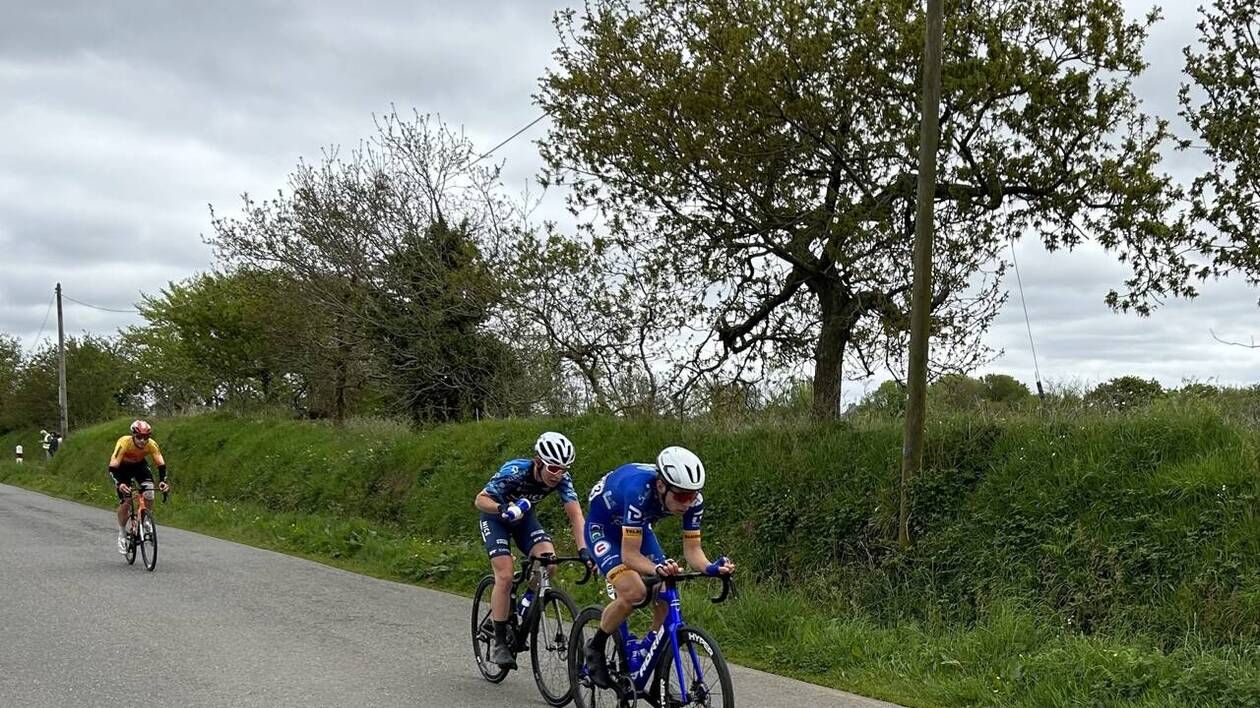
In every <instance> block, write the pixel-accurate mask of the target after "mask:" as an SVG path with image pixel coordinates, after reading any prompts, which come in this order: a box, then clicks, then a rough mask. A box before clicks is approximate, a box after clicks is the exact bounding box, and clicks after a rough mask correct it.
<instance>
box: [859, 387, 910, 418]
mask: <svg viewBox="0 0 1260 708" xmlns="http://www.w3.org/2000/svg"><path fill="white" fill-rule="evenodd" d="M857 411H858V412H861V413H871V414H874V415H881V416H889V417H893V416H901V415H904V414H905V412H906V387H905V385H903V384H902V383H901V382H900V381H895V380H892V379H889V380H888V381H885V382H883V383H881V384H880V385H879V387H877V388H876V389H875V390H874V391H871V392H870V393H868V394H866V395H865V396H864V397H863V398H862V401H861V402H860V403H858V407H857Z"/></svg>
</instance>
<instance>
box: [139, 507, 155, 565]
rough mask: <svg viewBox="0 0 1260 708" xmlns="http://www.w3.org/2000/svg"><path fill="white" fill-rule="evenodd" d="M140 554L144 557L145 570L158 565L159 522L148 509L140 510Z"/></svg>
mask: <svg viewBox="0 0 1260 708" xmlns="http://www.w3.org/2000/svg"><path fill="white" fill-rule="evenodd" d="M140 555H141V557H143V558H144V567H145V570H149V571H152V570H153V569H154V568H156V567H157V524H155V523H154V522H153V514H150V513H149V510H148V509H145V510H144V511H142V512H140Z"/></svg>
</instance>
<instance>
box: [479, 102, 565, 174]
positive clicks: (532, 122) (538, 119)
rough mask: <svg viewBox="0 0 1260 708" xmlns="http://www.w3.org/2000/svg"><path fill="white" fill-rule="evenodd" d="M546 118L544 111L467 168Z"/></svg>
mask: <svg viewBox="0 0 1260 708" xmlns="http://www.w3.org/2000/svg"><path fill="white" fill-rule="evenodd" d="M546 117H547V112H546V111H544V112H543V114H542V115H540V116H538V117H537V118H535V119H533V120H532V121H530V122H529V124H528V125H526V126H525V127H524V128H521V129H520V130H518V131H516V132H515V133H512V135H510V136H509V137H508V139H507V140H504V141H503V142H501V143H499V144H498V145H495V146H494V147H492V148H490V149H489V150H487V151H486V152H485V153H483V154H482V155H481V156H480V157H478V158H477V159H476V160H473V161H472V162H470V163H468V166H469V167H471V166H473V165H475V164H477V163H478V162H481V161H482V160H484V159H486V158H487V157H490V155H492V154H494V151H495V150H498V149H499V148H501V147H503V146H504V145H507V144H508V143H510V142H512V141H513V140H515V139H516V137H517V136H518V135H520V134H521V133H524V132H525V131H527V130H529V129H530V128H532V127H534V125H535V124H536V123H538V121H540V120H542V119H543V118H546Z"/></svg>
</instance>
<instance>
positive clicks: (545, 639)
mask: <svg viewBox="0 0 1260 708" xmlns="http://www.w3.org/2000/svg"><path fill="white" fill-rule="evenodd" d="M553 609H554V610H555V613H554V614H553V613H552V610H553ZM562 615H567V617H568V624H567V626H566V625H565V620H564V617H563V616H562ZM577 616H578V606H577V603H576V602H574V601H573V598H572V597H570V596H569V593H567V592H565V591H563V590H557V589H554V588H553V589H551V590H548V591H547V595H546V597H544V598H543V601H542V605H541V607H539V608H538V612H537V614H535V615H534V623H533V626H531V627H530V628H529V658H530V664H531V665H532V666H533V670H534V684H535V685H537V686H538V692H539V693H541V694H542V697H543V700H544V701H546V702H547V704H548V705H552V706H563V705H567V704H568V703H569V701H572V700H573V681H572V680H571V678H570V676H569V637H570V635H572V633H573V625H574V623H575V622H576V620H577ZM540 635H541V636H540ZM540 640H541V641H540ZM540 645H541V646H540ZM548 659H551V661H550V662H549V661H547V660H548ZM553 662H558V665H559V668H560V670H559V672H556V671H554V669H553V670H551V671H544V668H543V667H544V665H547V666H549V667H553V666H554V665H555V663H553ZM556 679H559V680H556ZM549 680H550V681H552V682H553V683H557V684H559V683H562V684H563V685H562V686H557V685H549V683H548V681H549Z"/></svg>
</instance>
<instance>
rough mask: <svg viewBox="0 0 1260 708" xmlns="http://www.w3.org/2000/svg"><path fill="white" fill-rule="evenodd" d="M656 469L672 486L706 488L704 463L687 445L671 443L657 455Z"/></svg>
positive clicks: (695, 488) (698, 489) (693, 489)
mask: <svg viewBox="0 0 1260 708" xmlns="http://www.w3.org/2000/svg"><path fill="white" fill-rule="evenodd" d="M656 471H657V472H658V473H660V475H661V478H662V479H664V480H665V482H666V483H668V484H669V486H671V487H676V488H678V489H685V490H688V491H692V492H698V491H700V490H701V489H703V488H704V463H703V462H701V461H700V458H699V457H696V455H695V453H694V452H692V451H691V450H688V449H687V448H685V447H679V446H677V445H671V446H670V447H667V448H665V449H664V450H661V454H659V455H657V456H656Z"/></svg>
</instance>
